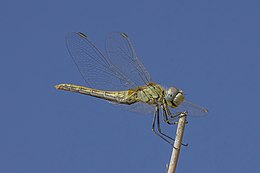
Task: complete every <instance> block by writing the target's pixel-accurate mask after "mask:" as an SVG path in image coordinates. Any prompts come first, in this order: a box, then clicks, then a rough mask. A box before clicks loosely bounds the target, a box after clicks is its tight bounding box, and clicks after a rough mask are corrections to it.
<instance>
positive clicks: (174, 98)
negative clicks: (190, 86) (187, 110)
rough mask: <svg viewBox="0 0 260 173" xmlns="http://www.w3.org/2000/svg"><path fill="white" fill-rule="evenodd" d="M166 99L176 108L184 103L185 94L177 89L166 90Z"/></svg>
mask: <svg viewBox="0 0 260 173" xmlns="http://www.w3.org/2000/svg"><path fill="white" fill-rule="evenodd" d="M165 99H166V101H167V104H168V105H169V106H170V107H172V108H175V107H177V106H178V105H180V104H181V103H182V102H183V101H184V96H183V92H182V90H179V89H178V88H176V87H170V88H169V89H167V90H166V93H165Z"/></svg>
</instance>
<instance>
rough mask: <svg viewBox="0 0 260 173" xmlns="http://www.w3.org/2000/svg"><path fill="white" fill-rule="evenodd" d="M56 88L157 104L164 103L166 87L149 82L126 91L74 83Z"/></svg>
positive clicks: (98, 96) (117, 101)
mask: <svg viewBox="0 0 260 173" xmlns="http://www.w3.org/2000/svg"><path fill="white" fill-rule="evenodd" d="M55 88H56V89H59V90H65V91H71V92H77V93H81V94H85V95H89V96H93V97H97V98H101V99H105V100H108V101H112V102H116V103H121V104H133V103H136V102H142V103H147V104H150V105H157V104H162V103H163V98H164V89H163V88H162V87H161V86H160V85H158V84H155V83H149V84H147V85H145V86H140V87H137V88H136V89H128V90H125V91H103V90H98V89H94V88H88V87H85V86H78V85H74V84H59V85H56V86H55Z"/></svg>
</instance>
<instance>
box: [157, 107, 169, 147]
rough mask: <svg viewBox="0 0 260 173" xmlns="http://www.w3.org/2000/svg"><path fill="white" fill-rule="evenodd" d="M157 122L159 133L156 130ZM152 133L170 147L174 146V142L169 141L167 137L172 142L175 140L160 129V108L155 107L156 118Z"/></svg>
mask: <svg viewBox="0 0 260 173" xmlns="http://www.w3.org/2000/svg"><path fill="white" fill-rule="evenodd" d="M155 121H157V126H158V131H156V130H155ZM152 131H153V132H154V133H155V134H156V135H158V136H159V137H160V138H162V139H163V140H164V141H166V142H167V143H169V144H170V145H173V144H172V141H169V140H168V139H167V137H168V138H169V139H171V140H173V139H172V138H170V137H169V136H167V135H165V134H163V133H162V132H161V129H160V121H159V108H158V106H156V107H155V111H154V117H153V124H152Z"/></svg>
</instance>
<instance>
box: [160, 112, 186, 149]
mask: <svg viewBox="0 0 260 173" xmlns="http://www.w3.org/2000/svg"><path fill="white" fill-rule="evenodd" d="M162 112H163V120H164V121H165V122H166V123H167V124H170V125H171V124H176V122H171V121H170V120H169V119H168V115H167V113H166V110H165V109H164V107H162ZM180 115H181V114H180ZM178 116H179V115H178ZM183 116H186V114H185V115H183ZM176 117H177V116H176ZM179 118H180V116H179ZM181 145H183V146H186V147H187V146H188V144H183V143H181Z"/></svg>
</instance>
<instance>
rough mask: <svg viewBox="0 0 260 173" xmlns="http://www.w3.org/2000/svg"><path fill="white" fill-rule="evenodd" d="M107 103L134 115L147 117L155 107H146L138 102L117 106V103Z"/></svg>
mask: <svg viewBox="0 0 260 173" xmlns="http://www.w3.org/2000/svg"><path fill="white" fill-rule="evenodd" d="M109 103H112V104H113V105H116V106H119V107H121V108H123V109H124V110H127V111H130V112H135V113H140V114H145V115H149V114H151V113H152V112H154V110H155V106H153V105H148V104H145V103H140V102H137V103H134V104H131V105H124V104H118V103H114V102H109Z"/></svg>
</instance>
